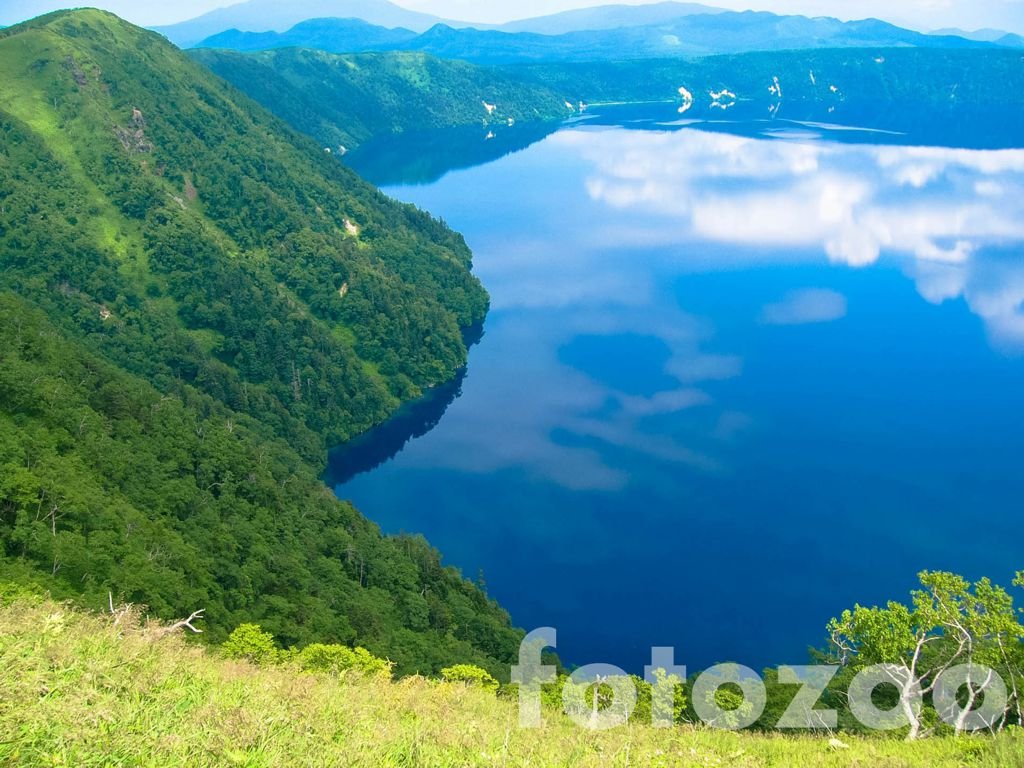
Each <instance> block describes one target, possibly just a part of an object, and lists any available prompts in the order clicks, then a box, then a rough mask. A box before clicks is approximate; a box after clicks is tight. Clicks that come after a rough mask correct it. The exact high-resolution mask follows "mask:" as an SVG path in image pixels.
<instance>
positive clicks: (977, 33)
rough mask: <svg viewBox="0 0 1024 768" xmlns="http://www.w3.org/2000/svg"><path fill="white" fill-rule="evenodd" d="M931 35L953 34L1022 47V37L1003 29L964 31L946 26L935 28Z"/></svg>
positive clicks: (1012, 46) (1023, 43) (976, 40)
mask: <svg viewBox="0 0 1024 768" xmlns="http://www.w3.org/2000/svg"><path fill="white" fill-rule="evenodd" d="M930 34H932V35H955V36H957V37H962V38H965V39H967V40H974V41H975V42H979V43H995V44H996V45H1000V46H1002V47H1004V48H1024V37H1022V36H1021V35H1016V34H1014V33H1013V32H1007V31H1006V30H1005V29H976V30H974V31H973V32H965V31H964V30H962V29H955V28H948V29H936V30H935V31H934V32H931V33H930Z"/></svg>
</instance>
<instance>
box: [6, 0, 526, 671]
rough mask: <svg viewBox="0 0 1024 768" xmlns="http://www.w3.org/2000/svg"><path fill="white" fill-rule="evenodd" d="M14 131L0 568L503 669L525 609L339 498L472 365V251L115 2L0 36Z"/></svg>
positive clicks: (214, 615)
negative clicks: (506, 605) (404, 413)
mask: <svg viewBox="0 0 1024 768" xmlns="http://www.w3.org/2000/svg"><path fill="white" fill-rule="evenodd" d="M0 132H2V141H0V554H2V559H0V572H2V573H3V574H4V578H16V579H19V580H31V581H35V582H39V583H41V584H42V585H44V586H46V587H47V588H50V589H53V590H54V592H55V593H56V594H59V595H81V596H82V597H83V599H84V601H85V602H86V603H87V604H90V605H99V604H101V603H105V602H106V601H107V599H108V597H107V595H108V592H112V593H113V595H114V598H115V599H118V598H122V599H125V600H128V601H131V602H136V603H144V604H147V605H150V606H151V607H152V609H153V611H154V612H155V613H156V614H157V615H159V616H163V617H175V616H178V615H187V614H188V613H190V612H191V611H192V610H194V609H197V608H205V609H206V615H207V620H208V624H207V627H208V629H209V630H210V631H209V637H210V638H211V639H214V640H216V639H219V638H222V637H224V635H225V633H226V632H227V631H229V630H230V629H231V628H233V627H234V626H236V625H237V624H238V623H240V622H241V621H243V620H259V621H260V622H261V623H262V624H264V625H265V626H267V627H268V628H272V630H273V631H274V632H275V634H278V635H279V636H281V637H283V638H286V639H287V640H288V641H289V642H300V641H310V640H313V639H325V640H332V641H341V642H359V643H360V644H362V645H364V646H366V647H368V648H370V649H371V650H373V651H374V652H376V653H379V654H381V655H388V656H390V657H391V658H392V660H394V661H396V662H397V663H398V665H399V670H400V671H413V670H432V669H436V668H438V667H439V666H440V665H441V664H443V663H445V662H451V661H452V660H459V661H466V660H474V659H475V660H477V662H478V663H481V664H483V665H485V666H489V667H491V668H497V669H500V668H501V665H500V664H498V662H497V660H498V659H501V660H503V661H504V660H507V659H508V658H510V655H511V653H512V650H513V648H514V647H515V645H516V641H517V637H518V636H517V634H516V633H515V632H514V631H513V630H512V629H511V628H510V626H509V620H508V616H507V615H506V614H505V613H504V612H502V611H501V610H500V609H499V608H498V607H497V606H495V605H494V604H493V603H491V602H490V601H489V600H488V599H487V598H486V597H485V596H484V595H483V594H482V593H481V592H480V591H479V590H478V589H477V588H476V587H474V586H473V585H471V584H469V583H468V582H466V581H464V580H463V579H462V578H461V577H460V576H459V575H458V574H457V573H455V572H454V571H452V570H449V569H445V568H443V567H442V566H441V565H440V561H439V557H438V555H437V553H436V552H434V551H432V550H431V549H430V548H429V547H428V546H427V545H426V544H425V543H424V542H423V541H422V540H417V539H410V538H402V539H386V538H383V537H381V536H380V534H379V532H378V530H377V529H376V528H375V527H374V526H373V525H371V524H370V523H368V522H367V521H366V520H365V519H364V518H362V517H361V516H360V515H359V514H358V513H357V512H355V511H354V510H353V509H351V508H350V507H349V506H348V505H346V504H343V503H340V502H338V501H337V500H336V499H335V498H333V496H332V494H331V493H330V492H329V490H328V489H327V488H326V487H325V486H324V485H323V484H322V483H321V482H320V481H319V480H318V474H319V472H320V471H321V469H322V466H323V460H324V456H325V449H326V446H327V444H329V443H335V442H338V441H342V440H345V439H347V438H350V437H352V436H353V435H356V434H358V433H360V432H361V431H363V430H365V429H367V428H368V427H370V426H371V425H373V424H376V423H378V422H380V421H381V420H382V419H384V418H385V417H386V416H387V415H388V414H389V413H391V412H392V411H393V410H394V409H395V407H396V406H397V405H398V404H399V402H400V401H401V400H402V399H404V398H408V397H411V396H415V395H417V394H419V393H420V392H421V391H423V389H424V388H425V387H428V386H431V385H434V384H437V383H439V382H442V381H445V380H447V379H449V378H450V377H451V376H452V375H454V373H455V372H456V371H457V370H458V369H459V368H460V367H461V366H462V365H463V363H464V361H465V355H466V350H465V346H464V344H463V341H462V335H461V330H462V328H463V327H466V326H468V325H470V324H472V323H475V322H477V321H479V320H480V319H481V318H482V317H483V315H484V313H485V311H486V308H487V296H486V294H485V293H484V291H483V289H482V288H481V286H480V285H479V283H478V282H477V281H476V279H475V278H474V277H473V276H472V275H471V274H470V266H471V257H470V253H469V251H468V249H467V248H466V246H465V244H464V242H463V241H462V239H461V237H460V236H458V235H457V234H455V233H453V232H452V231H450V230H449V229H448V228H447V227H445V226H444V225H443V224H442V223H440V222H437V221H435V220H433V219H431V218H429V217H428V216H427V215H425V214H423V213H421V212H419V211H417V210H415V209H413V208H411V207H409V206H403V205H400V204H397V203H395V202H393V201H391V200H389V199H387V198H386V197H384V196H383V195H382V194H380V193H379V192H377V191H376V190H375V189H373V188H372V187H371V186H369V185H368V184H366V183H364V182H362V181H361V180H360V179H359V178H358V177H356V176H355V175H354V174H353V173H351V172H350V171H348V170H347V169H346V168H345V167H344V166H343V165H342V164H341V163H339V162H338V160H337V158H336V157H334V156H332V155H330V154H328V153H325V152H324V151H323V149H322V147H320V146H319V145H317V144H315V143H314V142H312V141H311V140H309V139H307V138H304V137H302V136H301V135H299V134H298V133H296V132H294V131H292V130H291V129H289V128H287V127H286V126H285V125H284V124H283V123H282V122H280V121H279V120H278V119H276V118H275V117H273V116H271V115H270V114H268V113H267V112H264V111H263V110H262V109H261V108H260V107H258V106H257V105H256V104H255V103H253V102H252V101H250V100H249V99H248V98H246V97H244V96H242V95H241V94H240V93H238V92H237V91H235V90H234V89H233V88H231V87H230V86H228V85H227V84H225V83H224V82H223V81H221V80H219V79H218V78H216V77H215V76H214V75H212V74H211V73H210V72H209V71H207V70H206V69H204V68H203V67H201V66H199V65H198V64H196V63H194V62H192V61H190V60H189V59H188V57H187V56H185V55H184V54H182V53H181V52H180V51H178V50H177V49H176V48H174V47H173V46H172V45H171V44H169V43H168V42H167V41H166V40H164V39H163V38H161V37H160V36H158V35H156V34H154V33H149V32H144V31H142V30H140V29H137V28H135V27H132V26H131V25H128V24H127V23H124V22H122V21H120V20H119V19H117V18H116V17H114V16H112V15H109V14H105V13H102V12H99V11H78V12H60V13H57V14H53V15H50V16H46V17H42V18H40V19H38V20H36V21H33V22H30V23H29V24H26V25H21V26H17V27H13V28H11V29H8V30H5V31H4V32H3V33H0Z"/></svg>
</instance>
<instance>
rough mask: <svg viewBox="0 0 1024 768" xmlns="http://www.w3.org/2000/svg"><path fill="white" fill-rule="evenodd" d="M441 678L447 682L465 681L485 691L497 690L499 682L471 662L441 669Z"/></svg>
mask: <svg viewBox="0 0 1024 768" xmlns="http://www.w3.org/2000/svg"><path fill="white" fill-rule="evenodd" d="M441 678H442V679H443V680H446V681H447V682H449V683H465V684H466V685H472V686H477V687H480V688H483V689H484V690H487V691H495V692H496V691H497V690H498V686H499V683H498V681H497V680H495V679H494V677H492V676H491V673H490V672H488V671H487V670H486V669H481V668H480V667H477V666H475V665H473V664H456V665H455V666H453V667H445V668H444V669H442V670H441Z"/></svg>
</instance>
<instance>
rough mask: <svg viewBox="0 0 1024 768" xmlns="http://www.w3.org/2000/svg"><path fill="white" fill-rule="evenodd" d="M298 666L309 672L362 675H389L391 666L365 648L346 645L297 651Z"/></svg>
mask: <svg viewBox="0 0 1024 768" xmlns="http://www.w3.org/2000/svg"><path fill="white" fill-rule="evenodd" d="M297 661H298V662H299V666H301V667H302V668H303V669H305V670H307V671H309V672H332V673H334V674H338V673H339V672H346V671H348V670H355V671H356V672H360V673H362V674H364V675H388V676H390V675H391V667H392V664H391V662H390V661H387V660H386V659H381V658H378V657H376V656H374V655H373V654H372V653H370V652H369V651H368V650H366V649H365V648H349V647H348V646H347V645H325V644H323V643H313V644H312V645H308V646H306V647H305V648H303V649H302V650H301V651H299V653H298V656H297Z"/></svg>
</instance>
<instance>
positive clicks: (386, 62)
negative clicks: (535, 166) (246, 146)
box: [190, 48, 569, 149]
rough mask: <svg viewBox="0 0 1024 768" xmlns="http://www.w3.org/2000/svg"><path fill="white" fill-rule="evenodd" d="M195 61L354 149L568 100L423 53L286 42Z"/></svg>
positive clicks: (543, 116) (555, 112) (558, 108)
mask: <svg viewBox="0 0 1024 768" xmlns="http://www.w3.org/2000/svg"><path fill="white" fill-rule="evenodd" d="M190 55H191V56H193V58H195V59H196V60H197V61H199V62H201V63H202V64H204V65H206V66H207V67H209V68H210V69H211V70H212V71H213V72H215V73H216V74H218V75H220V76H221V77H223V78H224V79H226V80H228V81H230V82H231V83H233V84H234V85H235V86H237V87H238V88H240V89H241V90H243V91H244V92H245V93H247V94H248V95H249V96H251V97H252V98H254V99H255V100H256V101H258V102H260V104H262V105H263V106H264V107H266V108H267V109H269V110H271V111H272V112H274V113H275V114H276V115H277V116H278V117H281V118H283V119H284V120H286V121H288V122H289V123H290V124H291V125H292V126H293V127H295V128H297V129H298V130H300V131H302V132H304V133H307V134H309V135H311V136H314V137H316V138H317V140H319V141H320V142H321V143H322V144H324V145H325V146H329V147H334V148H337V146H338V145H342V146H344V147H346V148H348V149H351V148H353V147H355V146H357V145H358V144H361V143H363V142H365V141H366V140H367V139H369V138H370V137H372V136H379V135H382V134H389V133H404V132H408V131H413V130H423V129H429V128H439V127H448V126H462V125H465V126H469V125H477V126H487V125H498V124H503V125H504V124H507V123H508V121H510V120H511V121H513V122H527V121H538V120H553V119H559V118H562V117H565V116H566V115H567V114H569V112H568V110H567V109H566V106H565V100H564V99H563V98H561V97H559V96H558V95H557V94H555V93H554V92H552V91H551V90H550V89H548V88H546V87H544V86H543V85H538V84H535V83H533V82H526V81H524V80H523V79H522V78H520V77H518V76H517V75H516V73H515V72H514V71H509V72H503V71H499V70H496V69H491V68H486V67H477V66H474V65H472V64H467V63H465V62H461V61H444V60H442V59H436V58H434V57H433V56H428V55H426V54H421V53H378V54H346V55H337V54H331V53H326V52H324V51H319V50H309V49H305V50H303V49H294V48H289V49H284V50H276V51H266V52H263V53H253V54H248V55H247V54H241V53H236V52H232V51H218V50H208V49H198V50H194V51H190Z"/></svg>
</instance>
